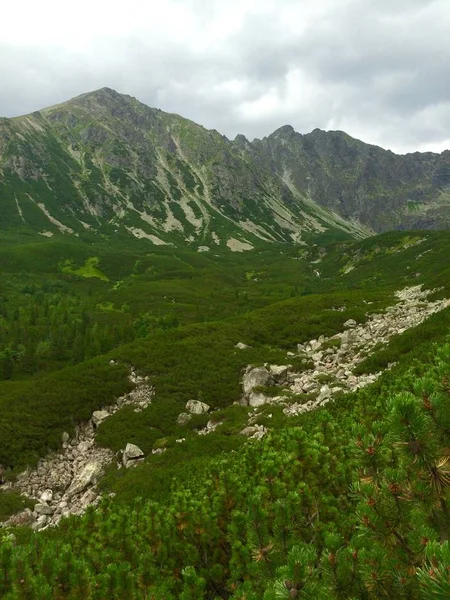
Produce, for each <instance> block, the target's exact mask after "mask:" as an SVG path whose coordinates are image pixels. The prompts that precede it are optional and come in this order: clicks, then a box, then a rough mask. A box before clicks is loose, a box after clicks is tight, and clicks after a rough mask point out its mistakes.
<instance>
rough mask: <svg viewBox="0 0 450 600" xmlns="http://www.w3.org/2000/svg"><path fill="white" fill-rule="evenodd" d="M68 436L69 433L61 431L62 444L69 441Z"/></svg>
mask: <svg viewBox="0 0 450 600" xmlns="http://www.w3.org/2000/svg"><path fill="white" fill-rule="evenodd" d="M69 438H70V436H69V434H68V433H67V431H63V433H62V435H61V440H62V443H63V444H65V443H66V442H68V441H69Z"/></svg>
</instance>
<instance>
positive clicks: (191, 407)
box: [186, 400, 211, 415]
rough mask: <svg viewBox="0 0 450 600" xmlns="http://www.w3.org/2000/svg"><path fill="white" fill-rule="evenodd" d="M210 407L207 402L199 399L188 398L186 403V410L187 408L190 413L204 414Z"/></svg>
mask: <svg viewBox="0 0 450 600" xmlns="http://www.w3.org/2000/svg"><path fill="white" fill-rule="evenodd" d="M210 408H211V407H210V406H209V404H205V402H200V400H189V401H188V402H187V403H186V410H188V411H189V412H190V413H191V414H192V415H204V414H205V413H207V412H208V411H209V409H210Z"/></svg>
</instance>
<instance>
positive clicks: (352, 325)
mask: <svg viewBox="0 0 450 600" xmlns="http://www.w3.org/2000/svg"><path fill="white" fill-rule="evenodd" d="M356 325H357V323H356V321H355V320H354V319H348V321H345V323H344V327H345V328H346V329H354V328H355V327H356Z"/></svg>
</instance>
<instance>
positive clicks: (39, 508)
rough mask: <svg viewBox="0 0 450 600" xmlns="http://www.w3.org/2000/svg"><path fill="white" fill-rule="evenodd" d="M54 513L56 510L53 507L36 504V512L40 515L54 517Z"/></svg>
mask: <svg viewBox="0 0 450 600" xmlns="http://www.w3.org/2000/svg"><path fill="white" fill-rule="evenodd" d="M54 511H55V509H54V508H53V507H52V506H49V505H48V504H45V503H41V504H36V505H35V507H34V512H35V513H37V514H38V515H52V514H53V513H54Z"/></svg>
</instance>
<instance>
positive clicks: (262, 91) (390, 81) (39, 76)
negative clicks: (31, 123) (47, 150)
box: [0, 0, 450, 152]
mask: <svg viewBox="0 0 450 600" xmlns="http://www.w3.org/2000/svg"><path fill="white" fill-rule="evenodd" d="M449 32H450V1H449V0H153V1H152V0H126V1H124V0H120V2H119V1H118V0H77V2H75V3H66V2H61V0H39V2H37V1H36V0H15V1H12V2H7V3H5V5H4V6H2V28H1V31H0V116H16V115H19V114H23V113H27V112H31V111H33V110H37V109H39V108H42V107H44V106H49V105H51V104H55V103H58V102H61V101H64V100H66V99H68V98H70V97H73V96H76V95H78V94H81V93H84V92H87V91H91V90H94V89H97V88H100V87H104V86H108V87H112V88H114V89H116V90H117V91H119V92H122V93H125V94H130V95H132V96H135V97H136V98H138V99H139V100H141V101H142V102H144V103H146V104H148V105H150V106H155V107H158V108H161V109H163V110H166V111H170V112H177V113H179V114H182V115H183V116H185V117H189V118H191V119H193V120H194V121H197V122H198V123H201V124H202V125H204V126H206V127H209V128H215V129H217V130H219V131H220V132H221V133H224V134H225V135H227V136H228V137H230V138H233V137H234V136H235V135H236V134H237V133H243V134H245V135H246V136H247V137H248V138H250V139H253V138H254V137H263V136H265V135H268V134H269V133H270V132H272V131H273V130H274V129H276V128H277V127H280V126H281V125H284V124H287V123H289V124H291V125H292V126H293V127H294V128H295V129H296V130H297V131H299V132H301V133H307V132H309V131H311V130H312V129H314V128H315V127H320V128H322V129H342V130H344V131H347V132H348V133H350V134H351V135H353V136H355V137H358V138H360V139H362V140H364V141H366V142H371V143H375V144H379V145H380V146H383V147H385V148H391V149H392V150H394V151H398V152H408V151H414V150H433V151H441V150H443V149H446V148H450V75H449V73H450V70H449V67H450V34H449Z"/></svg>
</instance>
